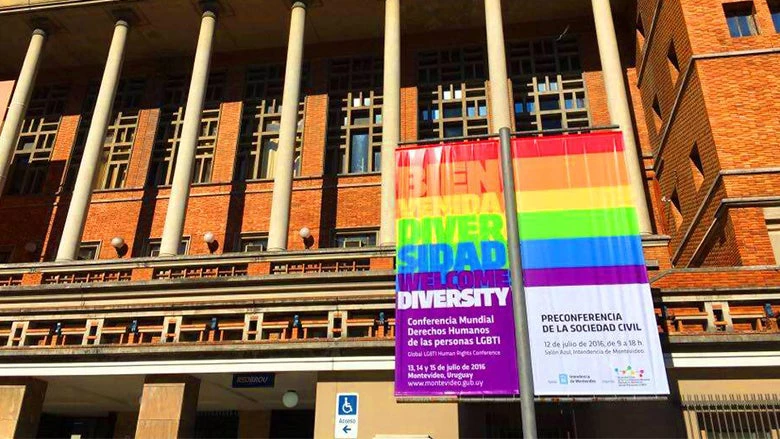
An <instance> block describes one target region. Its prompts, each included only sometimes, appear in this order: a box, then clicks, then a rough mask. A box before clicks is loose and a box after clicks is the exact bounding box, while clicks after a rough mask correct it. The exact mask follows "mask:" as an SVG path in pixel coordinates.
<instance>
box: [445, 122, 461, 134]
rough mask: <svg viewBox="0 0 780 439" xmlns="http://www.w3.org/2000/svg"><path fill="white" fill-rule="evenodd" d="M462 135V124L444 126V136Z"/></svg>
mask: <svg viewBox="0 0 780 439" xmlns="http://www.w3.org/2000/svg"><path fill="white" fill-rule="evenodd" d="M462 136H463V125H461V124H457V125H455V124H451V125H445V126H444V137H462Z"/></svg>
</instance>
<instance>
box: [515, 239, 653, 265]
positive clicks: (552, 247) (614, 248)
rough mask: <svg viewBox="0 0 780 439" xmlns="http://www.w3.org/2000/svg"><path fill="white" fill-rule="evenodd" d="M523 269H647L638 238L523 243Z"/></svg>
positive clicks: (542, 240) (552, 240)
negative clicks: (627, 266)
mask: <svg viewBox="0 0 780 439" xmlns="http://www.w3.org/2000/svg"><path fill="white" fill-rule="evenodd" d="M521 248H522V249H523V268H524V269H529V270H533V269H540V268H576V267H612V266H621V265H641V266H644V265H645V260H644V255H643V253H642V240H641V238H640V237H639V236H637V235H632V236H606V237H599V238H573V239H539V240H529V241H522V245H521Z"/></svg>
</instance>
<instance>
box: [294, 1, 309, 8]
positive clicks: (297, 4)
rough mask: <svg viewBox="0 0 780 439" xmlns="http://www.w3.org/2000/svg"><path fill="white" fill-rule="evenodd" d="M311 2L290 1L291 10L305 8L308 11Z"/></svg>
mask: <svg viewBox="0 0 780 439" xmlns="http://www.w3.org/2000/svg"><path fill="white" fill-rule="evenodd" d="M310 3H311V2H310V1H309V0H290V9H295V8H304V9H306V8H307V7H309V5H310Z"/></svg>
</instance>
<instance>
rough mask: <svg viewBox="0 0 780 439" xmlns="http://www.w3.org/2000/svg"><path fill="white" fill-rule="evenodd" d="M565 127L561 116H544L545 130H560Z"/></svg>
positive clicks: (543, 127) (543, 124) (543, 125)
mask: <svg viewBox="0 0 780 439" xmlns="http://www.w3.org/2000/svg"><path fill="white" fill-rule="evenodd" d="M562 127H563V123H562V121H561V118H560V116H557V117H555V116H553V117H542V129H543V130H559V129H561V128H562Z"/></svg>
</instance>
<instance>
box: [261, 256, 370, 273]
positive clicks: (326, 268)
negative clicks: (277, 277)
mask: <svg viewBox="0 0 780 439" xmlns="http://www.w3.org/2000/svg"><path fill="white" fill-rule="evenodd" d="M370 269H371V261H370V260H369V259H348V260H341V261H313V262H304V261H301V262H274V263H272V264H271V274H293V273H341V272H354V271H369V270H370Z"/></svg>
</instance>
